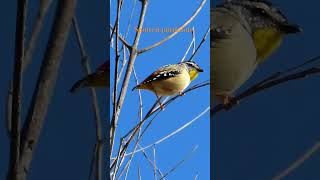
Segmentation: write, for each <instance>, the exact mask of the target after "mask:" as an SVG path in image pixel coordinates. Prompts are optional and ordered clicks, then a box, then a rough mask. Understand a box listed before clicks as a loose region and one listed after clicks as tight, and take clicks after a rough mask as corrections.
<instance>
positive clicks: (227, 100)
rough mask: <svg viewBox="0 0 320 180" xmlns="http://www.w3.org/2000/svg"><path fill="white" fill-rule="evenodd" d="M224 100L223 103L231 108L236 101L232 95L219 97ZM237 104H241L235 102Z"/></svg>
mask: <svg viewBox="0 0 320 180" xmlns="http://www.w3.org/2000/svg"><path fill="white" fill-rule="evenodd" d="M218 96H219V97H220V98H221V99H222V103H223V105H225V106H231V105H232V103H233V101H234V100H235V98H234V96H230V95H218ZM235 103H236V104H239V101H236V102H235Z"/></svg>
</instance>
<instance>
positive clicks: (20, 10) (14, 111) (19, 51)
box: [7, 0, 28, 179]
mask: <svg viewBox="0 0 320 180" xmlns="http://www.w3.org/2000/svg"><path fill="white" fill-rule="evenodd" d="M27 2H28V1H27V0H19V1H18V2H17V17H16V34H15V36H16V37H15V57H14V72H13V83H12V85H13V86H12V89H13V91H12V104H11V105H12V108H11V114H10V117H11V122H9V123H8V125H9V124H10V127H11V137H10V140H11V142H10V160H9V171H8V174H7V178H8V179H18V177H19V176H18V167H19V159H20V156H21V154H20V119H21V89H22V64H23V59H24V33H25V21H26V15H27ZM8 100H10V97H9V98H8ZM8 115H9V114H8Z"/></svg>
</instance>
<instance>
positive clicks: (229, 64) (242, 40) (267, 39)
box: [210, 0, 302, 105]
mask: <svg viewBox="0 0 320 180" xmlns="http://www.w3.org/2000/svg"><path fill="white" fill-rule="evenodd" d="M210 16H211V17H210V18H211V29H210V53H211V56H210V83H211V85H210V91H211V94H212V95H211V104H214V103H216V101H215V99H217V100H219V101H220V102H221V101H222V102H223V104H225V105H226V104H229V103H230V102H231V100H232V98H233V97H234V93H235V91H236V90H238V89H239V88H240V87H241V86H242V85H243V84H244V83H245V82H246V81H247V80H248V79H249V78H250V77H251V76H252V74H253V73H254V71H255V70H256V68H257V67H258V65H260V64H261V63H263V62H264V61H265V60H266V59H268V57H269V56H270V55H271V54H273V53H274V52H275V51H276V49H277V48H278V47H279V46H280V44H281V42H282V40H283V38H284V37H285V36H286V35H288V34H295V33H298V32H301V31H302V28H301V27H300V26H299V25H297V24H292V23H290V22H289V21H288V19H287V17H286V16H285V15H284V14H283V13H282V12H281V10H280V9H279V8H278V7H276V6H274V5H273V4H272V3H271V2H270V1H267V0H227V1H224V2H223V3H221V4H219V5H216V6H215V7H214V8H211V10H210Z"/></svg>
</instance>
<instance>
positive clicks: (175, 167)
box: [160, 146, 198, 180]
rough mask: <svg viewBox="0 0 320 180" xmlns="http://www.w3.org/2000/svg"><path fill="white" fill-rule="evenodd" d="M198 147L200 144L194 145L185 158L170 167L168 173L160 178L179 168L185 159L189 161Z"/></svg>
mask: <svg viewBox="0 0 320 180" xmlns="http://www.w3.org/2000/svg"><path fill="white" fill-rule="evenodd" d="M197 149H198V146H195V147H193V149H192V151H191V152H190V153H189V154H188V155H187V156H186V157H185V158H183V159H182V160H181V161H179V162H178V163H177V164H176V165H175V166H174V167H173V168H172V169H170V170H169V171H168V172H167V173H165V174H164V176H162V177H161V178H160V180H162V179H164V178H165V177H167V176H168V175H170V174H171V173H172V172H174V171H175V170H177V169H178V167H180V166H181V165H182V164H183V163H184V162H185V161H187V160H188V159H189V158H190V157H191V155H192V154H193V153H194V152H195V151H196V150H197Z"/></svg>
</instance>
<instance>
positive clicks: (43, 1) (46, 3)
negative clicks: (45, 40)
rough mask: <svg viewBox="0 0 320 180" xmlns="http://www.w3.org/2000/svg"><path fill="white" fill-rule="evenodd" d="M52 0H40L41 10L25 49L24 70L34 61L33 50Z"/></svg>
mask: <svg viewBox="0 0 320 180" xmlns="http://www.w3.org/2000/svg"><path fill="white" fill-rule="evenodd" d="M51 2H52V0H40V7H39V12H38V14H37V19H36V22H35V24H34V25H33V27H32V32H31V37H30V40H29V42H28V46H27V48H26V51H25V59H24V61H23V68H22V69H23V71H24V70H25V69H26V68H27V67H28V65H29V64H30V63H31V61H32V55H33V50H34V48H35V46H36V43H37V40H38V37H39V35H40V32H41V29H42V26H43V22H44V20H45V17H46V14H47V12H48V9H49V7H50V5H51Z"/></svg>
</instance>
